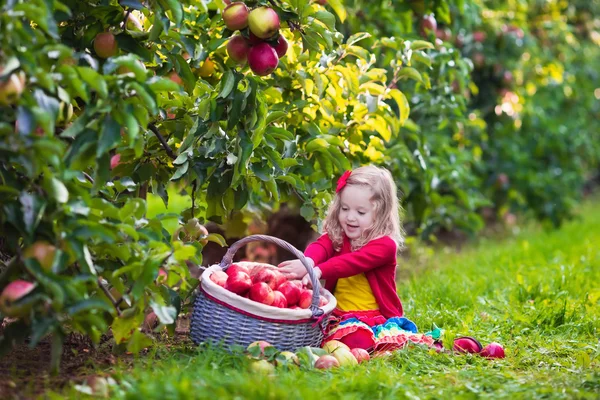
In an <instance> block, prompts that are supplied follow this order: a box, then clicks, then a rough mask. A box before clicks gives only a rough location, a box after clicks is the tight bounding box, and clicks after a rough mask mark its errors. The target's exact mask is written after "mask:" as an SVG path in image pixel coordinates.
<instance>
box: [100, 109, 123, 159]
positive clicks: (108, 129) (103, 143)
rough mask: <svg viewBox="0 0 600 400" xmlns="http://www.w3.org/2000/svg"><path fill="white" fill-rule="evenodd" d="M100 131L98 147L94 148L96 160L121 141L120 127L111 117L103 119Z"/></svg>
mask: <svg viewBox="0 0 600 400" xmlns="http://www.w3.org/2000/svg"><path fill="white" fill-rule="evenodd" d="M101 129H102V130H101V131H100V139H98V147H97V148H96V158H100V156H102V155H103V154H104V153H106V152H107V151H108V150H110V149H112V148H113V147H115V146H116V145H117V144H118V143H119V142H120V141H121V125H119V123H118V122H117V121H115V120H114V119H113V117H112V116H110V115H107V116H106V117H105V118H104V121H103V122H102V128H101Z"/></svg>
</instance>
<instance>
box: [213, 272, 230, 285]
mask: <svg viewBox="0 0 600 400" xmlns="http://www.w3.org/2000/svg"><path fill="white" fill-rule="evenodd" d="M228 278H229V275H227V274H226V273H225V271H214V272H213V273H212V274H210V280H211V281H213V282H214V283H216V284H217V285H219V286H221V287H225V284H226V283H227V279H228Z"/></svg>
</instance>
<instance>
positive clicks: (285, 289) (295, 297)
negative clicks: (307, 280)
mask: <svg viewBox="0 0 600 400" xmlns="http://www.w3.org/2000/svg"><path fill="white" fill-rule="evenodd" d="M277 290H278V291H279V292H281V293H282V294H283V295H284V296H285V298H286V300H287V304H288V307H291V306H295V305H296V304H298V301H299V300H300V288H299V287H298V286H296V285H295V284H293V283H292V282H290V281H287V282H283V283H282V284H281V285H279V286H278V287H277Z"/></svg>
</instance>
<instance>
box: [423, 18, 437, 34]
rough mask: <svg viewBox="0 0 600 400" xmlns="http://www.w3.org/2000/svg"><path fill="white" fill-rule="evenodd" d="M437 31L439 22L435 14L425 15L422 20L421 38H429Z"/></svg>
mask: <svg viewBox="0 0 600 400" xmlns="http://www.w3.org/2000/svg"><path fill="white" fill-rule="evenodd" d="M436 29H437V21H436V20H435V17H434V16H433V14H429V15H424V16H423V19H422V20H421V27H420V32H421V36H428V35H429V33H430V32H435V31H436Z"/></svg>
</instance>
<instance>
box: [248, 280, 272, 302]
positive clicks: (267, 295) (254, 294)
mask: <svg viewBox="0 0 600 400" xmlns="http://www.w3.org/2000/svg"><path fill="white" fill-rule="evenodd" d="M250 300H254V301H256V302H258V303H262V304H266V305H268V306H270V305H271V304H273V301H274V300H275V294H274V293H273V290H272V289H271V288H270V287H269V285H267V284H266V283H265V282H258V283H255V284H253V285H252V286H250Z"/></svg>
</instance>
